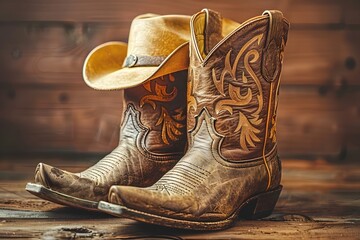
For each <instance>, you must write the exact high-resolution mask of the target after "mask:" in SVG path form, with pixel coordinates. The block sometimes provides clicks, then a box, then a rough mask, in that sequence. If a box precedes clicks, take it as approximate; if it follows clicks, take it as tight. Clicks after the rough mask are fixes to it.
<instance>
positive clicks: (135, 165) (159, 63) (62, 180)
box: [26, 14, 190, 210]
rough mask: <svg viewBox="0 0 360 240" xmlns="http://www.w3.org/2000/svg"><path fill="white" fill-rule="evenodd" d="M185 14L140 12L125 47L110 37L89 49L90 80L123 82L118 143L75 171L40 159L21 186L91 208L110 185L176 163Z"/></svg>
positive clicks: (93, 83) (181, 135)
mask: <svg viewBox="0 0 360 240" xmlns="http://www.w3.org/2000/svg"><path fill="white" fill-rule="evenodd" d="M189 20H190V17H188V16H177V15H168V16H158V15H154V14H146V15H142V16H139V17H137V18H136V19H135V20H134V21H133V23H132V26H131V30H130V37H129V45H128V47H127V49H126V44H124V43H119V42H110V43H106V44H103V45H101V46H99V47H97V48H96V49H94V50H93V51H92V52H91V53H90V54H89V56H88V58H87V59H86V61H85V64H84V79H85V82H86V83H87V84H88V85H89V86H90V87H93V88H95V89H100V90H114V89H125V90H124V109H125V112H124V114H123V120H122V125H121V129H120V141H119V145H118V146H117V147H116V148H115V149H114V150H113V151H112V152H111V153H110V154H109V155H107V156H106V157H104V158H103V159H101V160H100V161H99V162H98V163H97V164H95V165H94V166H92V167H90V168H88V169H87V170H85V171H83V172H80V173H71V172H68V171H65V170H62V169H59V168H56V167H52V166H49V165H46V164H43V163H40V164H39V165H38V166H37V168H36V171H35V183H29V184H28V185H27V187H26V189H27V190H28V191H29V192H31V193H33V194H35V195H36V196H39V197H41V198H44V199H47V200H50V201H53V202H56V203H59V204H63V205H68V206H74V207H79V208H85V209H89V210H97V204H98V201H100V200H106V199H107V194H108V191H109V188H110V187H111V186H112V185H114V184H121V185H129V186H139V187H146V186H150V185H152V184H154V183H155V182H156V181H157V180H159V179H160V177H161V176H163V175H164V174H165V173H166V172H167V171H168V170H169V169H171V168H172V167H173V166H174V165H175V163H176V162H177V161H178V160H179V159H180V158H181V157H182V156H183V155H184V152H185V145H186V85H187V68H188V64H189V59H188V55H189V52H188V43H187V41H188V38H189ZM159 32H160V33H161V34H159ZM164 37H166V38H165V39H164ZM156 49H157V50H156ZM126 52H128V54H127V57H126V58H125V56H126ZM129 87H130V88H129Z"/></svg>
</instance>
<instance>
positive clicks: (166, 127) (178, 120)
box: [140, 74, 186, 145]
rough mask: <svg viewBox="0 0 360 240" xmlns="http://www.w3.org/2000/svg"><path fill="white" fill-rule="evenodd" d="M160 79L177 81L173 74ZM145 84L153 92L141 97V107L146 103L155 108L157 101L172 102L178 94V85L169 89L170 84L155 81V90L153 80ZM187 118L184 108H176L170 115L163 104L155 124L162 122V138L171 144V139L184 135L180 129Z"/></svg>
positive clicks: (174, 139) (167, 143)
mask: <svg viewBox="0 0 360 240" xmlns="http://www.w3.org/2000/svg"><path fill="white" fill-rule="evenodd" d="M160 79H161V80H162V81H169V82H174V81H175V78H174V76H173V75H172V74H169V75H166V76H162V77H160ZM143 86H144V88H145V89H146V90H147V91H148V92H150V93H151V94H148V95H145V96H143V97H142V98H141V99H140V107H143V106H144V105H145V104H149V105H150V106H151V107H152V108H153V109H154V110H155V109H156V108H157V102H171V101H173V100H174V99H175V98H176V96H177V94H178V90H177V88H176V87H173V88H172V89H171V90H169V89H168V85H160V84H158V83H157V82H155V87H154V91H153V90H152V88H151V81H148V82H147V83H145V84H144V85H143ZM185 118H186V116H185V114H184V109H182V108H178V109H176V110H174V114H173V115H170V114H169V111H168V110H167V109H166V108H165V107H164V106H161V113H160V115H159V118H158V120H157V122H156V124H155V126H159V125H160V124H161V125H162V127H161V139H162V141H163V142H164V143H165V144H166V145H169V144H170V141H176V140H178V139H179V137H180V136H181V135H182V131H180V129H182V128H184V127H185V125H184V124H183V123H182V121H183V120H185Z"/></svg>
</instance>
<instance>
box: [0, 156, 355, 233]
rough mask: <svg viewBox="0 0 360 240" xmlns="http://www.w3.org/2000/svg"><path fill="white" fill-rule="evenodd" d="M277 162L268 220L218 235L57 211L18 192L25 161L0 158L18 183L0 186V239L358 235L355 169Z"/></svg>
mask: <svg viewBox="0 0 360 240" xmlns="http://www.w3.org/2000/svg"><path fill="white" fill-rule="evenodd" d="M37 160H38V161H42V162H47V163H49V164H51V165H55V166H61V165H64V164H70V165H71V163H72V164H77V165H82V166H83V168H85V167H86V166H88V165H89V164H88V163H87V162H86V161H84V159H82V158H79V159H76V158H74V159H71V161H70V160H69V159H62V158H59V157H58V158H52V159H48V158H47V157H46V158H41V157H39V158H38V159H37ZM282 162H283V178H282V184H283V185H284V190H283V192H282V194H281V195H280V199H279V201H278V204H277V206H276V209H275V211H274V213H273V214H272V215H271V216H270V217H268V218H266V219H263V220H257V221H248V220H240V219H239V221H237V222H236V224H235V225H234V226H233V227H231V228H229V229H226V230H223V231H215V232H199V231H185V230H178V229H172V228H163V227H159V226H156V225H149V224H142V223H138V222H136V221H132V220H129V219H124V218H113V217H111V216H106V215H100V214H97V213H89V212H85V211H80V210H76V209H71V208H66V207H60V206H59V205H56V204H52V203H50V202H47V201H44V200H42V199H39V198H36V197H35V196H33V195H31V194H29V193H27V192H26V191H25V190H24V184H25V182H26V181H28V177H27V176H28V173H29V170H28V168H24V165H29V162H28V159H24V158H10V159H9V158H0V163H2V164H3V165H0V175H1V176H2V175H3V172H4V166H9V165H10V166H12V168H13V169H14V170H17V172H19V174H20V176H23V177H22V178H19V179H18V180H10V179H8V180H5V181H1V182H0V218H1V220H0V237H2V238H81V237H83V238H104V239H108V238H111V239H113V238H119V239H124V238H135V239H144V238H145V239H146V238H151V237H152V238H155V239H180V238H181V239H254V238H256V239H294V238H299V239H300V238H302V239H309V238H316V239H339V238H344V239H357V238H358V236H359V234H360V230H359V229H360V228H359V225H360V224H359V220H360V211H359V209H360V208H359V201H358V199H359V197H360V196H359V190H360V185H359V181H358V180H359V176H360V175H359V174H360V172H359V168H358V164H334V163H328V162H325V161H305V160H294V159H284V160H283V161H282ZM77 168H78V166H75V167H71V166H68V167H67V170H69V171H76V170H78V169H77ZM5 169H8V167H7V168H5ZM3 209H5V211H4V210H3ZM13 210H16V211H13ZM19 211H22V214H21V215H17V214H19ZM5 214H7V215H5ZM31 214H33V215H32V216H31ZM94 214H95V215H94ZM24 218H25V219H24ZM26 218H27V219H26Z"/></svg>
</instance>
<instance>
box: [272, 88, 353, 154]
mask: <svg viewBox="0 0 360 240" xmlns="http://www.w3.org/2000/svg"><path fill="white" fill-rule="evenodd" d="M359 97H360V94H359V91H348V92H346V93H344V95H339V93H337V92H336V91H331V92H328V93H326V94H324V95H322V94H319V92H318V91H317V90H316V89H311V88H303V89H301V88H295V89H293V88H291V89H289V88H283V89H281V90H280V101H279V109H278V125H277V126H278V139H279V149H280V153H281V154H284V155H286V154H290V155H295V156H296V155H306V156H311V155H314V156H320V157H321V156H322V157H326V156H327V155H332V156H334V157H336V158H340V159H341V158H346V157H349V156H350V155H352V154H353V153H357V154H358V153H359V152H360V141H359V139H358V136H359V134H360V132H359V129H360V127H359V124H360V114H359V111H358V109H360V103H359ZM344 151H345V152H344Z"/></svg>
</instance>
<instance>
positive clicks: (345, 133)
mask: <svg viewBox="0 0 360 240" xmlns="http://www.w3.org/2000/svg"><path fill="white" fill-rule="evenodd" d="M322 94H323V93H322ZM0 96H1V99H0V100H1V101H0V103H1V104H2V105H0V121H1V123H2V124H0V130H1V132H2V134H1V135H0V139H1V142H0V146H1V149H2V151H4V150H11V149H12V150H22V151H49V150H52V151H61V150H67V151H78V152H96V151H100V152H108V151H110V150H111V149H112V148H113V147H114V146H115V145H116V143H117V132H118V126H119V122H120V117H121V105H122V104H121V96H120V93H119V92H116V91H115V92H99V91H94V90H91V89H87V88H86V87H85V86H84V88H83V89H73V88H64V87H63V88H55V89H52V88H49V89H48V88H42V89H41V88H34V89H31V88H23V89H17V90H16V91H15V93H14V95H11V94H9V92H8V90H7V89H1V90H0ZM359 97H360V94H359V91H346V92H345V93H344V95H338V93H337V92H336V91H330V92H328V93H326V94H325V95H321V94H320V93H319V92H318V89H317V88H292V87H291V88H289V87H284V88H282V89H281V95H280V103H279V114H278V139H279V148H280V153H281V154H284V155H292V156H293V155H308V156H312V155H315V156H318V157H328V156H333V157H340V158H346V157H348V156H349V154H350V155H351V154H352V153H356V152H360V143H359V140H358V136H359V134H360V125H359V124H360V114H359V113H360V111H359V109H360V105H359V104H360V99H359ZM343 151H346V155H345V156H343V155H342V154H344V153H343Z"/></svg>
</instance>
